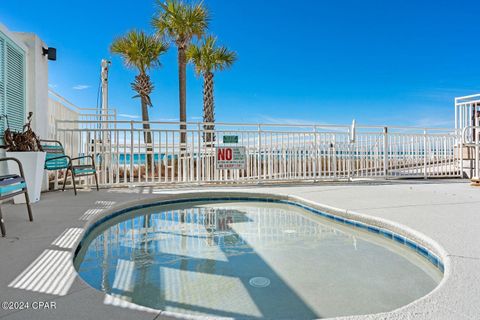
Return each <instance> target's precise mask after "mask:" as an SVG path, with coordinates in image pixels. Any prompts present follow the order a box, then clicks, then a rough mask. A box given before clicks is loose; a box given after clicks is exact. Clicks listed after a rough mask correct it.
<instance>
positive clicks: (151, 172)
mask: <svg viewBox="0 0 480 320" xmlns="http://www.w3.org/2000/svg"><path fill="white" fill-rule="evenodd" d="M149 124H150V127H151V128H150V129H149V130H145V129H143V123H142V122H141V121H97V120H91V121H68V120H59V121H57V123H56V138H57V139H58V140H60V141H61V142H62V143H63V144H64V145H65V146H70V147H71V148H73V149H75V150H71V152H72V153H75V154H81V155H85V154H89V155H93V156H94V158H95V159H96V166H97V169H98V173H99V178H100V183H101V184H103V185H110V186H111V185H132V184H134V185H139V184H168V183H259V182H268V181H299V180H313V181H315V180H338V179H353V178H382V179H388V178H405V177H422V178H430V177H459V176H461V168H460V164H459V152H458V150H457V149H456V148H457V145H458V142H459V137H458V135H457V134H456V131H455V130H449V129H423V128H408V127H383V126H355V127H352V126H348V125H344V126H342V125H338V126H337V125H285V124H233V123H216V124H215V130H213V131H212V130H205V129H204V125H211V124H203V123H186V126H187V129H186V130H185V131H184V134H185V135H186V143H185V144H183V145H182V144H181V143H180V142H181V141H180V139H181V138H180V137H181V131H180V130H179V125H180V123H178V122H150V123H149ZM147 131H148V132H150V135H151V143H150V144H148V145H147V144H146V143H145V133H146V132H147ZM206 133H207V134H208V133H211V134H214V136H215V142H214V143H205V142H204V141H203V140H204V136H205V134H206ZM226 135H230V136H231V135H234V136H237V137H238V142H237V143H234V144H227V145H233V146H244V147H245V149H246V155H247V165H246V169H244V170H217V169H216V166H215V161H216V160H215V158H216V157H215V155H216V154H215V147H217V146H224V145H226V144H224V143H223V136H226Z"/></svg>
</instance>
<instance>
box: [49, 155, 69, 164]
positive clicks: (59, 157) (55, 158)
mask: <svg viewBox="0 0 480 320" xmlns="http://www.w3.org/2000/svg"><path fill="white" fill-rule="evenodd" d="M63 158H67V159H68V161H69V162H71V161H72V159H71V158H70V157H69V156H67V155H63V156H58V157H54V158H49V159H46V160H45V162H48V161H51V160H58V159H63Z"/></svg>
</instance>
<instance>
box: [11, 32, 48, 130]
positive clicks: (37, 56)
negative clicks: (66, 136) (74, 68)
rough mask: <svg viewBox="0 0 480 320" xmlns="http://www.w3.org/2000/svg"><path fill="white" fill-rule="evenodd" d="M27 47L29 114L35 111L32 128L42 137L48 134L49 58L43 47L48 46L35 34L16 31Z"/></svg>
mask: <svg viewBox="0 0 480 320" xmlns="http://www.w3.org/2000/svg"><path fill="white" fill-rule="evenodd" d="M13 34H14V36H15V38H16V39H17V40H18V41H21V42H23V43H24V45H25V46H26V47H27V114H28V112H30V111H31V112H33V121H32V128H33V130H34V131H35V133H36V134H37V135H38V136H40V137H41V138H46V137H47V136H48V113H47V109H48V59H47V56H44V55H43V52H42V48H43V47H45V48H47V47H48V46H47V45H46V44H45V43H44V42H43V41H42V40H41V39H40V38H39V37H38V36H37V35H35V34H33V33H24V32H14V33H13Z"/></svg>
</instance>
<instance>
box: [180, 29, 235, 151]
mask: <svg viewBox="0 0 480 320" xmlns="http://www.w3.org/2000/svg"><path fill="white" fill-rule="evenodd" d="M216 42H217V39H216V38H215V37H213V36H208V37H206V38H205V39H204V40H203V43H201V45H200V46H197V45H191V46H190V47H189V48H188V51H187V57H188V59H189V60H190V61H192V62H193V64H194V65H195V71H196V72H197V74H202V75H203V122H204V125H203V129H204V131H205V133H204V135H203V141H204V142H206V143H207V144H208V143H210V145H211V143H212V142H214V141H215V135H214V134H213V131H214V130H215V126H214V125H213V123H214V122H215V102H214V96H213V91H214V90H213V89H214V83H213V77H214V72H215V71H223V70H225V69H227V68H229V67H231V66H232V64H233V63H234V62H235V60H236V59H237V54H236V53H235V52H234V51H229V50H228V49H227V48H226V47H217V46H216Z"/></svg>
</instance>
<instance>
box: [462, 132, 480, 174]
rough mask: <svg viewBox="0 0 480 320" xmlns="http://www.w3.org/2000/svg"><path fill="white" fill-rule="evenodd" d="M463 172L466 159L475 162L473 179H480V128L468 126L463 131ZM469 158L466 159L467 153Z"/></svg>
mask: <svg viewBox="0 0 480 320" xmlns="http://www.w3.org/2000/svg"><path fill="white" fill-rule="evenodd" d="M461 138H462V153H461V159H460V161H461V170H462V171H463V165H464V159H465V158H467V159H466V160H470V161H473V165H472V166H471V168H472V178H474V179H476V180H478V179H480V126H478V125H477V126H467V127H465V128H463V130H462V136H461ZM464 150H465V151H466V153H467V157H465V152H464Z"/></svg>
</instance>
